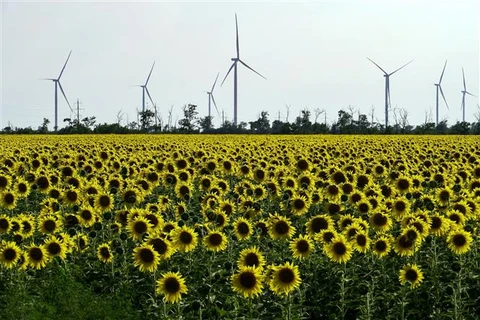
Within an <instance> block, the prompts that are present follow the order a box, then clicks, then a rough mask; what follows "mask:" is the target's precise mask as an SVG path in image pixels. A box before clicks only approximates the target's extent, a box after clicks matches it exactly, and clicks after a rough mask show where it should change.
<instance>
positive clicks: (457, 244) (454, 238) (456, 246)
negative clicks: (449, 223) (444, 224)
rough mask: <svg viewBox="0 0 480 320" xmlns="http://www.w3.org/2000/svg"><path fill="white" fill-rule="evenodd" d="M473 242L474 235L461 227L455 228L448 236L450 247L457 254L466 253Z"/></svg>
mask: <svg viewBox="0 0 480 320" xmlns="http://www.w3.org/2000/svg"><path fill="white" fill-rule="evenodd" d="M472 242H473V238H472V235H471V234H470V232H467V231H465V230H463V229H460V228H454V229H453V230H452V231H450V233H449V234H448V236H447V243H448V248H449V249H450V250H451V251H452V252H453V253H455V254H465V253H467V252H468V251H469V250H470V246H471V244H472Z"/></svg>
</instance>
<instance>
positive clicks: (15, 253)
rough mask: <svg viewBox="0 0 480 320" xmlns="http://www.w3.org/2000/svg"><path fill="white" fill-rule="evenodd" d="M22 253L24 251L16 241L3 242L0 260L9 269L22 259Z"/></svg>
mask: <svg viewBox="0 0 480 320" xmlns="http://www.w3.org/2000/svg"><path fill="white" fill-rule="evenodd" d="M21 253H22V251H21V250H20V248H19V247H18V246H17V244H16V243H15V242H13V241H6V242H3V243H2V245H1V246H0V262H2V264H3V265H4V266H5V267H7V268H8V269H11V268H12V267H13V266H14V265H15V264H16V263H17V261H18V259H20V256H21Z"/></svg>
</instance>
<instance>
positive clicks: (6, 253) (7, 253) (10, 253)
mask: <svg viewBox="0 0 480 320" xmlns="http://www.w3.org/2000/svg"><path fill="white" fill-rule="evenodd" d="M16 257H17V251H16V250H15V249H12V248H7V249H5V250H3V258H4V259H5V260H6V261H13V260H15V258H16Z"/></svg>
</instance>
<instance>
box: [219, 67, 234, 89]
mask: <svg viewBox="0 0 480 320" xmlns="http://www.w3.org/2000/svg"><path fill="white" fill-rule="evenodd" d="M236 63H237V61H235V62H234V63H232V65H231V66H230V69H228V72H227V74H226V75H225V78H223V81H222V84H221V85H220V86H223V83H224V82H225V80H227V77H228V74H229V73H230V71H232V69H233V67H234V66H235V64H236Z"/></svg>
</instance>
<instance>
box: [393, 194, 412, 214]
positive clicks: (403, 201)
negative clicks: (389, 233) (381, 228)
mask: <svg viewBox="0 0 480 320" xmlns="http://www.w3.org/2000/svg"><path fill="white" fill-rule="evenodd" d="M392 210H393V213H394V215H395V217H396V218H402V217H403V216H404V215H406V214H407V213H408V212H409V210H410V202H409V201H408V199H407V198H405V197H397V198H396V199H395V201H394V202H393V204H392Z"/></svg>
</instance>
